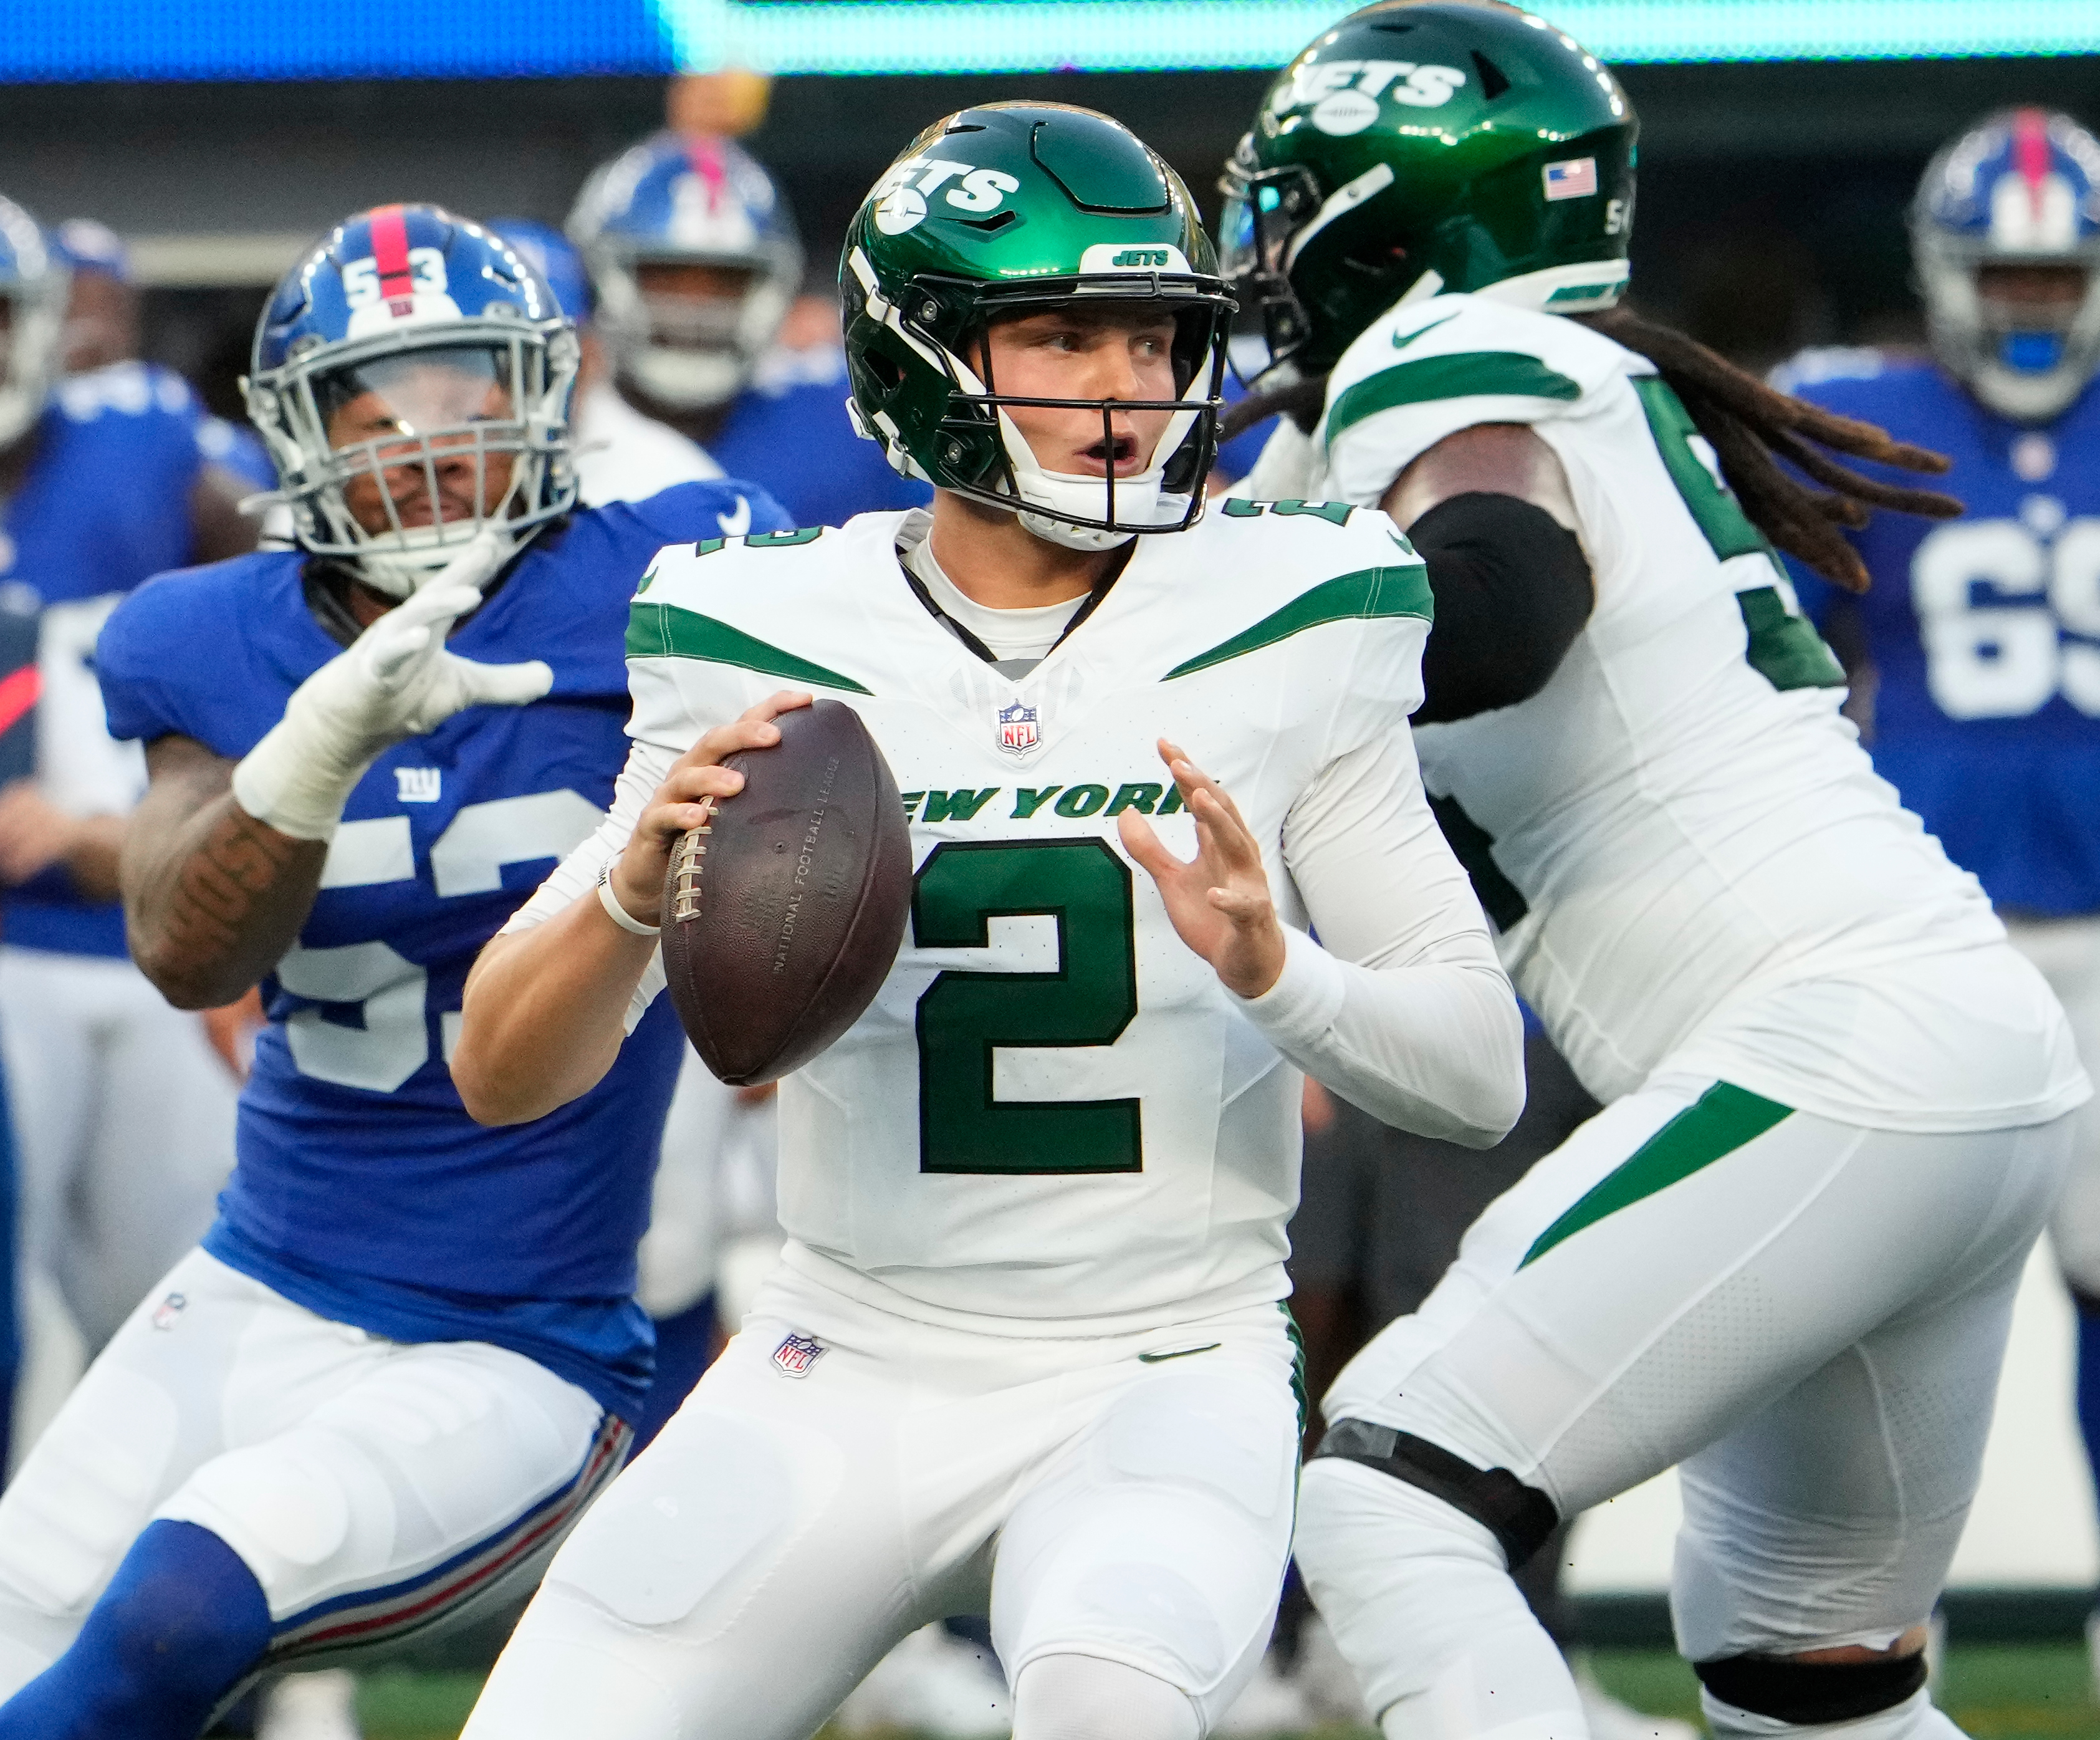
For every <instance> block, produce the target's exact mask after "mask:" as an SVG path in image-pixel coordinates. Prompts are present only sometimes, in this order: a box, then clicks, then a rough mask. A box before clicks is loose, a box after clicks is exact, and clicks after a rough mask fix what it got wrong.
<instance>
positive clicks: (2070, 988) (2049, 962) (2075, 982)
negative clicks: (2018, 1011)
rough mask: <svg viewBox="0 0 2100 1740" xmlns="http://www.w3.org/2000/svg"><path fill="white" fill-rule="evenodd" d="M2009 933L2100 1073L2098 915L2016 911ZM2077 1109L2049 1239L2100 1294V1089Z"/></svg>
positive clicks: (2088, 1063) (2072, 1276) (2089, 1292)
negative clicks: (2021, 915)
mask: <svg viewBox="0 0 2100 1740" xmlns="http://www.w3.org/2000/svg"><path fill="white" fill-rule="evenodd" d="M2005 934H2006V936H2007V938H2009V939H2010V941H2011V943H2012V945H2013V947H2015V948H2017V949H2018V951H2019V952H2021V953H2022V954H2023V955H2025V956H2027V959H2028V960H2029V961H2032V962H2033V963H2034V965H2036V968H2037V969H2040V973H2041V975H2042V977H2043V978H2045V979H2047V980H2048V981H2049V989H2050V990H2051V991H2054V992H2055V993H2056V996H2057V1000H2058V1002H2060V1003H2062V1004H2063V1013H2064V1014H2066V1015H2067V1016H2068V1017H2069V1018H2070V1020H2071V1035H2072V1037H2073V1038H2074V1039H2076V1041H2077V1044H2078V1061H2079V1062H2081V1063H2083V1064H2084V1065H2085V1070H2086V1073H2087V1074H2088V1075H2091V1076H2092V1077H2093V1079H2094V1080H2096V1081H2100V918H2056V919H2030V920H2019V919H2011V920H2008V921H2006V925H2005ZM2072 1118H2073V1119H2074V1120H2075V1121H2076V1127H2077V1131H2078V1137H2077V1141H2076V1144H2075V1145H2074V1146H2073V1148H2072V1150H2071V1169H2070V1171H2069V1172H2068V1173H2067V1174H2066V1175H2065V1177H2064V1186H2063V1198H2062V1199H2061V1200H2060V1201H2059V1202H2058V1204H2057V1208H2056V1212H2055V1213H2054V1215H2052V1216H2051V1217H2049V1243H2050V1244H2051V1245H2052V1246H2053V1247H2054V1248H2055V1252H2056V1261H2057V1265H2058V1268H2060V1269H2061V1270H2063V1278H2064V1279H2065V1280H2066V1281H2067V1282H2069V1283H2070V1284H2071V1286H2072V1287H2075V1288H2076V1289H2077V1291H2078V1292H2080V1293H2083V1294H2084V1295H2085V1296H2086V1297H2087V1298H2089V1299H2100V1096H2096V1097H2094V1098H2093V1099H2090V1100H2088V1101H2087V1102H2085V1105H2084V1106H2081V1107H2080V1109H2079V1110H2078V1111H2076V1112H2074V1113H2073V1114H2072Z"/></svg>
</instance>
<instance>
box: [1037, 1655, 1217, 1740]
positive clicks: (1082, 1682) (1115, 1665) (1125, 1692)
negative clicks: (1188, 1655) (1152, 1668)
mask: <svg viewBox="0 0 2100 1740" xmlns="http://www.w3.org/2000/svg"><path fill="white" fill-rule="evenodd" d="M1202 1731H1203V1725H1202V1717H1201V1716H1199V1715H1198V1712H1197V1709H1196V1707H1195V1705H1194V1704H1193V1703H1191V1702H1189V1698H1188V1696H1187V1694H1185V1693H1184V1692H1182V1691H1181V1690H1180V1689H1178V1688H1177V1687H1175V1686H1171V1685H1168V1684H1167V1682H1166V1681H1165V1680H1160V1679H1155V1678H1154V1676H1152V1675H1150V1674H1149V1673H1145V1672H1142V1671H1141V1670H1140V1669H1138V1668H1136V1667H1130V1666H1128V1665H1127V1664H1126V1663H1122V1662H1110V1661H1104V1660H1103V1659H1102V1658H1101V1657H1099V1656H1096V1655H1042V1656H1038V1657H1037V1658H1035V1660H1034V1661H1032V1662H1030V1663H1029V1664H1028V1666H1027V1667H1026V1668H1024V1669H1023V1670H1022V1671H1021V1679H1020V1682H1019V1684H1017V1685H1016V1686H1015V1687H1014V1701H1013V1740H1201V1737H1202Z"/></svg>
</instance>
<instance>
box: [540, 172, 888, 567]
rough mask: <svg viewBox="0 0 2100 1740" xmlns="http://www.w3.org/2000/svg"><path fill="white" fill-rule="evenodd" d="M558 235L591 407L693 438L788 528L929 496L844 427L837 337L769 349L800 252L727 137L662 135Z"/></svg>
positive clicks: (788, 224)
mask: <svg viewBox="0 0 2100 1740" xmlns="http://www.w3.org/2000/svg"><path fill="white" fill-rule="evenodd" d="M568 229H569V234H570V236H571V237H572V238H573V239H574V240H575V241H576V245H577V246H578V247H579V248H580V249H581V250H583V254H584V259H585V264H586V265H587V266H588V267H589V271H590V277H591V287H592V289H593V291H594V292H595V293H596V294H597V298H598V316H597V320H598V329H599V331H600V332H601V333H602V334H603V336H604V338H605V340H606V342H607V346H608V347H609V348H610V349H611V353H612V364H613V369H612V378H611V380H609V381H607V382H604V383H603V384H602V386H598V388H596V389H595V390H594V391H593V395H592V396H590V397H589V398H587V399H586V400H584V401H583V402H582V404H580V413H581V415H582V416H583V417H584V418H585V420H586V421H588V422H603V423H605V424H607V425H608V426H610V425H613V424H615V422H617V420H618V418H619V415H620V413H619V411H618V410H617V409H615V408H614V407H613V406H611V405H609V404H600V403H599V400H600V399H601V398H603V397H611V396H624V398H625V399H626V400H629V402H630V404H632V405H633V407H634V408H635V409H639V410H640V411H642V412H643V413H646V414H647V415H648V416H650V417H655V418H658V419H660V420H661V421H662V422H666V423H668V424H670V425H671V426H672V427H673V428H674V429H677V430H678V431H680V432H681V433H682V434H684V435H689V436H690V437H691V438H692V439H694V440H695V441H696V442H698V443H699V444H700V445H701V446H702V447H704V448H706V449H707V451H708V454H709V456H710V457H712V459H713V460H714V461H715V462H716V463H717V465H720V466H722V467H724V468H725V469H726V470H730V471H732V472H734V473H735V474H736V475H738V476H739V477H756V478H760V479H764V480H765V487H766V488H768V489H770V491H772V492H773V493H774V496H775V497H777V498H778V499H779V501H780V503H781V505H782V506H784V507H785V508H786V509H787V511H788V513H789V514H791V515H792V516H793V518H794V520H795V523H796V524H797V525H800V526H818V525H840V524H843V523H845V521H846V520H847V519H850V518H851V517H852V516H853V515H854V514H859V513H866V512H871V511H874V510H878V509H883V508H903V507H914V506H920V505H923V504H924V501H926V499H927V490H926V486H925V484H924V483H923V482H922V481H919V480H917V479H916V475H915V474H914V473H911V472H898V471H895V470H892V469H891V468H890V467H889V466H887V465H885V464H884V462H883V457H882V452H881V449H880V448H878V447H871V446H868V445H866V444H862V442H861V441H858V440H856V439H854V434H855V431H854V426H853V425H852V424H851V422H849V421H848V413H847V409H846V397H847V391H846V389H847V382H846V362H845V353H844V352H843V351H841V350H840V347H839V346H838V345H837V343H836V342H827V343H825V344H822V345H818V346H815V347H810V348H806V349H800V350H792V351H790V350H787V349H784V348H781V347H777V346H776V345H775V342H774V341H775V339H776V338H778V336H779V331H780V325H781V322H782V321H783V320H784V319H785V318H786V317H787V311H788V310H789V308H790V307H791V306H792V304H793V302H794V300H795V294H796V291H797V290H798V289H800V288H801V282H802V245H801V240H800V239H799V237H798V236H796V232H795V224H794V219H793V218H792V216H791V215H790V214H789V213H788V210H787V202H786V201H785V200H784V199H783V197H781V194H780V192H779V189H778V188H775V187H774V183H773V178H772V177H771V176H770V175H769V174H766V172H765V169H764V167H763V166H761V165H760V164H759V162H758V161H757V160H756V159H755V158H754V157H752V156H751V154H750V153H749V152H747V151H745V150H744V149H743V147H742V146H740V145H738V144H734V143H733V142H731V141H730V140H728V139H714V138H709V137H699V138H694V137H689V136H687V135H683V134H679V133H671V132H665V133H659V134H657V135H655V136H654V137H652V138H650V139H645V140H643V141H642V143H641V144H638V145H635V146H633V147H632V148H629V150H627V151H625V152H622V153H621V154H620V156H619V157H615V158H614V159H613V160H612V161H611V162H610V163H607V164H605V165H603V166H601V167H600V168H599V170H598V172H597V173H596V174H593V176H592V177H591V179H589V181H588V182H587V183H585V186H584V189H583V192H581V193H580V194H579V195H578V196H577V197H576V209H575V210H573V211H572V212H571V213H570V214H569V223H568Z"/></svg>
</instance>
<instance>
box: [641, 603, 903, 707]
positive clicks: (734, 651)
mask: <svg viewBox="0 0 2100 1740" xmlns="http://www.w3.org/2000/svg"><path fill="white" fill-rule="evenodd" d="M627 656H628V657H629V658H630V659H705V660H708V662H709V663H711V664H715V665H741V666H742V667H743V669H746V670H755V671H759V672H761V673H764V674H765V675H766V676H768V677H785V678H787V679H788V680H789V681H790V682H808V683H814V684H815V685H816V686H817V687H819V688H824V689H842V690H844V691H845V692H846V693H847V694H849V695H871V694H873V693H874V692H875V691H873V690H871V689H869V688H867V687H863V686H862V684H860V683H858V682H854V680H853V678H850V677H842V676H840V674H839V673H838V672H836V671H835V670H829V669H826V668H825V667H824V666H823V665H818V664H816V663H814V661H812V660H809V659H804V658H797V657H796V656H795V655H794V654H793V653H792V652H788V651H785V650H783V648H781V647H775V646H773V645H772V644H770V643H768V642H765V641H762V640H760V639H758V638H757V637H756V636H754V635H750V634H745V633H744V632H743V629H733V628H731V627H730V625H728V624H727V623H726V622H719V621H717V620H715V618H713V617H712V616H702V615H701V614H700V613H699V612H698V611H696V610H683V609H681V608H680V607H678V606H677V605H675V604H655V603H642V602H640V601H638V600H637V602H636V603H634V604H633V605H631V606H630V607H629V609H628V612H627Z"/></svg>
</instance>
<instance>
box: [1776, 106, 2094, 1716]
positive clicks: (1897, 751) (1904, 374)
mask: <svg viewBox="0 0 2100 1740" xmlns="http://www.w3.org/2000/svg"><path fill="white" fill-rule="evenodd" d="M1911 245H1912V254H1913V263H1914V265H1915V267H1916V273H1917V288H1918V289H1919V291H1920V293H1921V295H1922V296H1923V298H1924V300H1925V307H1926V326H1927V331H1928V333H1930V341H1931V356H1930V357H1929V358H1927V357H1922V356H1904V355H1901V354H1896V353H1890V352H1886V351H1873V350H1847V351H1809V352H1807V353H1805V354H1804V355H1802V356H1800V357H1798V358H1797V359H1796V360H1795V361H1794V362H1793V363H1792V364H1789V366H1787V367H1786V368H1785V369H1782V370H1781V371H1780V373H1779V374H1778V375H1777V376H1776V380H1777V381H1778V382H1779V384H1781V385H1783V386H1787V387H1789V389H1790V390H1792V391H1795V392H1797V393H1798V394H1799V395H1801V396H1802V397H1803V398H1804V399H1807V400H1811V401H1812V402H1813V403H1815V404H1820V405H1824V406H1825V407H1827V408H1828V409H1830V410H1833V411H1836V412H1838V413H1842V414H1843V415H1845V416H1846V417H1859V418H1861V419H1863V420H1865V421H1867V422H1875V423H1878V424H1880V425H1882V426H1883V427H1884V428H1886V429H1887V430H1888V431H1890V433H1891V434H1893V435H1896V436H1898V437H1899V439H1905V440H1911V441H1918V442H1924V443H1928V444H1930V445H1931V446H1933V447H1935V448H1939V449H1940V450H1941V451H1942V452H1943V453H1946V454H1948V457H1950V458H1951V459H1952V461H1953V470H1952V472H1950V473H1949V475H1948V486H1947V487H1948V490H1949V491H1950V492H1952V494H1954V495H1956V496H1957V497H1960V498H1961V500H1962V501H1964V502H1965V503H1966V504H1967V508H1968V511H1967V512H1966V513H1965V514H1964V515H1963V516H1962V517H1961V519H1957V520H1956V521H1954V522H1952V523H1950V524H1948V525H1943V526H1936V527H1929V526H1926V525H1922V524H1921V523H1918V522H1917V521H1916V520H1912V519H1901V518H1896V517H1892V516H1887V515H1884V516H1881V517H1877V519H1874V520H1873V522H1872V523H1869V524H1868V525H1866V526H1864V527H1862V528H1859V529H1857V530H1855V531H1853V532H1851V533H1850V536H1851V540H1852V542H1853V545H1854V547H1855V549H1856V550H1858V551H1859V553H1860V559H1862V560H1863V561H1864V563H1866V566H1867V569H1868V572H1869V573H1870V574H1871V575H1872V576H1873V587H1872V590H1869V591H1868V592H1867V593H1865V594H1864V595H1861V596H1859V597H1856V598H1855V597H1853V596H1851V595H1850V594H1846V593H1842V592H1840V591H1839V590H1837V589H1836V588H1834V587H1832V586H1830V585H1828V584H1826V583H1825V582H1824V581H1820V580H1819V579H1818V578H1816V577H1815V576H1814V575H1812V574H1811V573H1809V572H1807V571H1805V570H1803V569H1802V567H1800V566H1799V565H1798V564H1797V565H1796V567H1795V569H1794V579H1795V583H1796V585H1797V586H1798V588H1799V589H1800V592H1801V596H1802V603H1803V604H1804V605H1805V606H1806V607H1807V608H1808V609H1809V611H1810V612H1811V614H1812V615H1815V616H1818V617H1820V618H1821V619H1823V620H1825V621H1827V622H1828V623H1829V625H1830V629H1831V634H1832V638H1833V642H1834V643H1836V644H1837V645H1838V647H1839V648H1840V649H1841V650H1842V651H1844V652H1846V655H1847V661H1846V662H1847V664H1848V665H1849V666H1850V671H1849V674H1850V676H1851V680H1852V685H1853V694H1854V702H1853V709H1852V710H1853V712H1854V714H1855V718H1856V719H1857V720H1858V722H1859V723H1860V726H1861V727H1862V729H1863V731H1864V735H1865V736H1866V739H1867V742H1868V747H1869V749H1871V751H1872V753H1873V758H1874V766H1875V769H1876V771H1877V772H1879V773H1880V774H1881V775H1882V776H1883V777H1884V778H1886V779H1889V780H1890V781H1891V782H1892V783H1894V784H1895V786H1896V788H1897V789H1898V790H1899V791H1900V792H1901V793H1903V801H1904V807H1905V808H1907V809H1909V810H1913V811H1915V812H1916V813H1917V815H1919V816H1920V817H1921V818H1922V819H1923V820H1924V822H1925V825H1926V828H1928V829H1930V831H1931V832H1934V833H1935V834H1937V835H1939V837H1940V840H1941V841H1942V842H1943V843H1944V845H1945V846H1946V847H1947V850H1948V855H1950V856H1951V857H1952V859H1954V861H1955V862H1956V863H1959V864H1961V866H1963V868H1965V869H1968V870H1971V871H1973V872H1975V874H1976V875H1977V877H1979V879H1980V880H1981V881H1982V882H1983V886H1984V889H1985V890H1986V891H1987V892H1988V893H1989V894H1990V895H1991V898H1992V902H1993V903H1994V904H1995V905H1996V908H1997V910H1998V913H1999V916H2001V917H2002V918H2003V919H2004V920H2005V926H2006V930H2007V931H2008V933H2009V934H2010V936H2011V938H2012V939H2013V942H2014V945H2015V946H2016V947H2018V948H2019V949H2021V950H2022V951H2023V952H2024V953H2025V954H2026V955H2027V957H2028V959H2030V960H2031V961H2033V962H2034V963H2035V965H2036V966H2038V967H2040V969H2041V970H2042V972H2043V973H2044V974H2045V975H2046V977H2047V978H2048V979H2049V983H2050V985H2051V986H2052V987H2054V990H2055V991H2056V994H2057V996H2058V997H2059V998H2061V999H2062V1000H2063V1005H2064V1008H2065V1010H2066V1011H2067V1013H2068V1014H2069V1015H2070V1017H2071V1024H2072V1027H2073V1029H2074V1031H2076V1034H2077V1036H2078V1044H2079V1050H2080V1054H2081V1055H2082V1056H2083V1057H2084V1058H2085V1060H2086V1062H2087V1066H2088V1067H2089V1068H2090V1067H2093V1063H2094V1062H2095V1060H2100V802H2096V793H2100V387H2096V386H2094V384H2093V377H2094V373H2095V371H2096V369H2100V139H2095V138H2094V137H2093V135H2092V134H2091V133H2089V132H2088V131H2087V130H2085V128H2084V127H2083V126H2080V125H2079V124H2078V122H2077V121H2074V120H2073V119H2072V118H2071V117H2070V116H2068V115H2065V114H2060V113H2051V112H2049V111H2048V110H2045V109H2040V108H2017V109H2010V110H2006V111H2004V112H2001V113H1997V114H1994V115H1991V116H1989V117H1986V118H1985V119H1983V121H1979V122H1978V123H1977V125H1976V126H1973V127H1971V128H1970V129H1969V130H1967V131H1965V132H1964V133H1962V134H1961V135H1960V136H1959V137H1958V138H1956V139H1952V140H1950V141H1949V142H1948V144H1947V145H1946V146H1945V147H1944V148H1943V149H1942V150H1941V151H1940V152H1939V154H1938V156H1936V157H1935V158H1934V159H1933V161H1932V163H1931V165H1930V167H1929V168H1928V169H1927V170H1926V173H1925V177H1924V179H1923V180H1922V181H1921V183H1919V185H1918V190H1917V198H1916V200H1915V201H1914V202H1913V206H1912V210H1911ZM2050 1234H2051V1238H2052V1239H2053V1242H2054V1245H2055V1250H2056V1256H2057V1261H2058V1263H2059V1264H2060V1265H2061V1266H2062V1269H2063V1275H2064V1279H2065V1280H2066V1282H2067V1283H2068V1284H2069V1286H2070V1287H2071V1295H2072V1297H2073V1299H2074V1300H2075V1301H2076V1304H2077V1307H2078V1321H2079V1351H2078V1413H2079V1420H2080V1425H2081V1427H2082V1428H2083V1429H2084V1432H2085V1442H2086V1448H2087V1452H2088V1455H2089V1456H2090V1457H2093V1458H2094V1459H2095V1460H2096V1464H2100V1115H2096V1114H2095V1113H2094V1111H2093V1110H2092V1109H2091V1108H2090V1107H2089V1108H2088V1109H2087V1111H2085V1113H2084V1114H2082V1115H2081V1118H2080V1135H2079V1142H2078V1151H2077V1155H2076V1159H2075V1161H2074V1163H2073V1166H2072V1170H2071V1176H2070V1181H2069V1183H2068V1185H2067V1188H2066V1190H2065V1192H2064V1197H2063V1203H2062V1204H2061V1206H2060V1207H2059V1208H2058V1210H2057V1213H2056V1216H2055V1218H2054V1220H2053V1221H2051V1223H2050ZM2088 1637H2089V1645H2090V1646H2091V1647H2092V1648H2093V1652H2094V1653H2095V1654H2096V1656H2100V1615H2096V1617H2095V1620H2094V1622H2093V1624H2092V1625H2090V1626H2089V1629H2088ZM2096 1674H2097V1675H2100V1663H2096Z"/></svg>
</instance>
